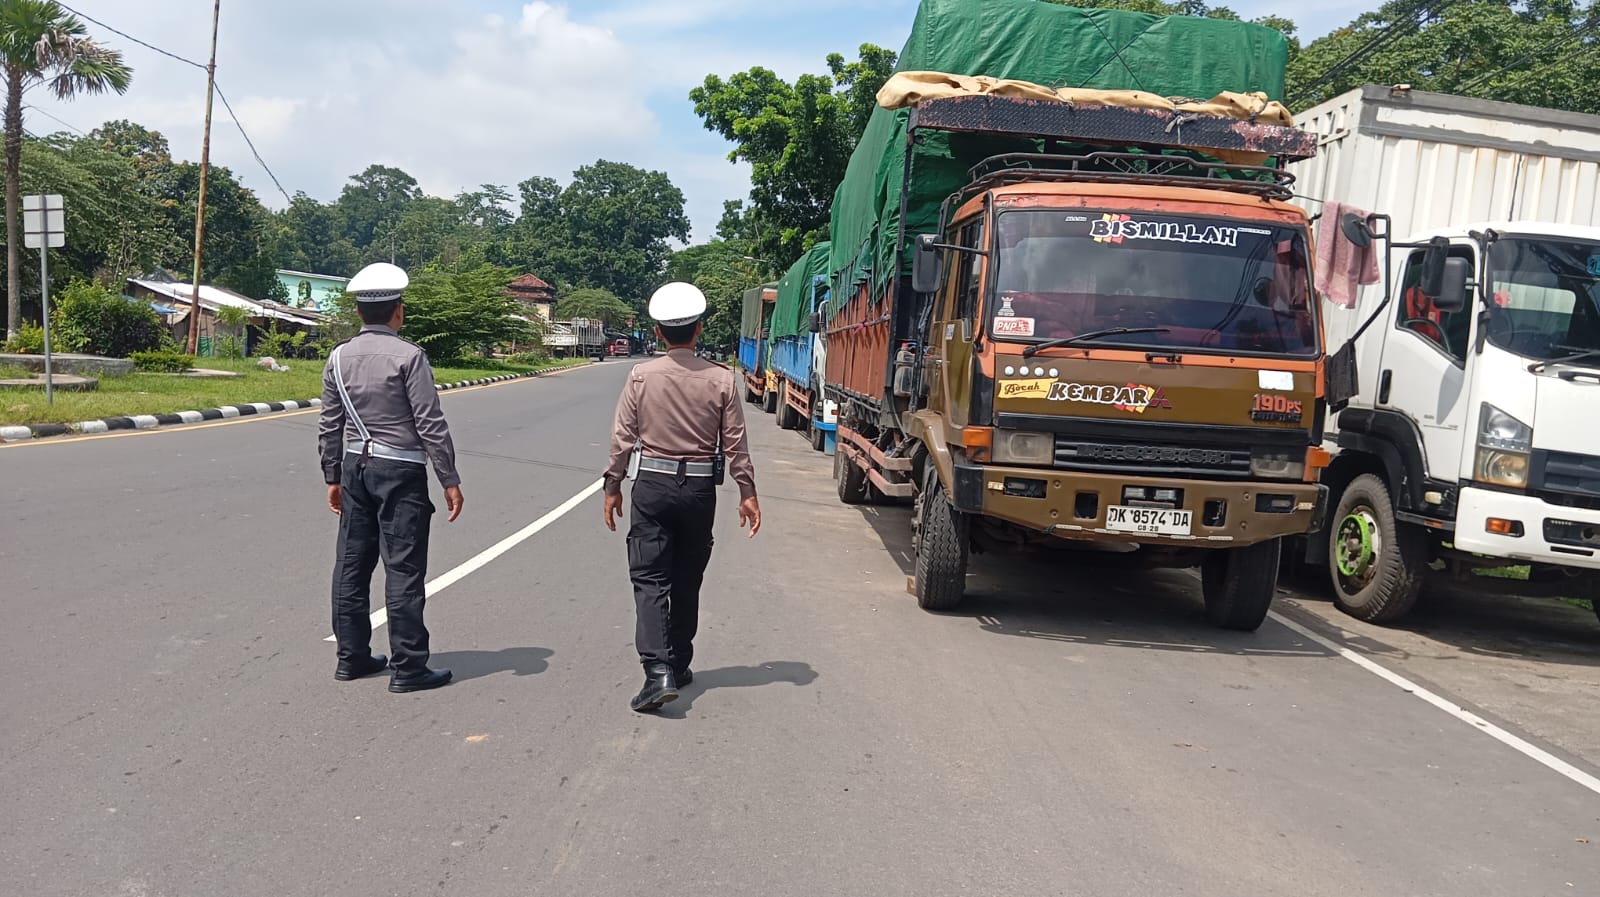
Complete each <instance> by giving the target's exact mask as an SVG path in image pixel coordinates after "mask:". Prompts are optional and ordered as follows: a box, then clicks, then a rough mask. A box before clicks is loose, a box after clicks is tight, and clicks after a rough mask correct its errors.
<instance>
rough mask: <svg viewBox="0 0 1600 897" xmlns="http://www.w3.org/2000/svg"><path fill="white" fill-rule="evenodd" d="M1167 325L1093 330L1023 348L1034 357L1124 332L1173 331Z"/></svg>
mask: <svg viewBox="0 0 1600 897" xmlns="http://www.w3.org/2000/svg"><path fill="white" fill-rule="evenodd" d="M1171 332H1172V331H1171V330H1170V329H1168V328H1166V327H1112V328H1110V329H1108V330H1091V331H1089V332H1088V333H1080V334H1078V335H1077V336H1064V337H1062V338H1061V339H1047V340H1045V341H1044V342H1042V343H1034V344H1033V345H1031V346H1029V347H1028V348H1026V349H1023V350H1022V357H1023V358H1032V357H1033V356H1035V355H1037V354H1039V352H1040V351H1042V350H1044V349H1056V348H1060V347H1061V346H1071V345H1075V344H1077V343H1086V342H1089V341H1090V340H1097V339H1100V338H1102V337H1107V336H1121V335H1122V334H1124V333H1171Z"/></svg>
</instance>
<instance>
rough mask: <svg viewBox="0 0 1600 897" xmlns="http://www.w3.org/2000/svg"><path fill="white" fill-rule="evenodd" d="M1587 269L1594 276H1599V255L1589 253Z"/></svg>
mask: <svg viewBox="0 0 1600 897" xmlns="http://www.w3.org/2000/svg"><path fill="white" fill-rule="evenodd" d="M1588 271H1589V273H1590V274H1592V275H1594V276H1595V277H1600V255H1591V256H1589V268H1588Z"/></svg>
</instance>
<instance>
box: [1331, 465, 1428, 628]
mask: <svg viewBox="0 0 1600 897" xmlns="http://www.w3.org/2000/svg"><path fill="white" fill-rule="evenodd" d="M1427 565H1428V542H1427V538H1426V534H1424V533H1423V532H1422V531H1421V530H1419V529H1417V528H1416V527H1411V526H1401V525H1399V522H1398V521H1396V520H1395V519H1394V504H1393V500H1392V499H1391V498H1390V497H1389V489H1388V487H1387V486H1385V485H1384V484H1383V480H1380V479H1378V478H1377V477H1375V476H1373V475H1372V474H1362V475H1361V476H1358V477H1356V478H1355V479H1354V480H1352V481H1351V482H1350V485H1349V486H1346V487H1345V490H1344V495H1342V496H1341V497H1340V499H1339V506H1338V510H1337V511H1336V512H1335V513H1334V515H1333V520H1332V521H1331V524H1330V525H1329V527H1328V572H1329V574H1330V576H1331V577H1332V580H1333V603H1334V604H1337V605H1338V606H1339V609H1340V610H1342V611H1344V612H1345V613H1347V614H1349V615H1350V616H1352V617H1355V618H1356V619H1358V620H1365V621H1366V622H1368V623H1386V622H1389V621H1391V620H1398V619H1400V618H1401V617H1403V616H1405V615H1406V614H1407V613H1409V612H1410V610H1411V608H1412V607H1413V606H1415V605H1416V603H1417V597H1418V596H1419V595H1420V594H1421V592H1422V581H1423V574H1424V573H1425V572H1426V571H1427Z"/></svg>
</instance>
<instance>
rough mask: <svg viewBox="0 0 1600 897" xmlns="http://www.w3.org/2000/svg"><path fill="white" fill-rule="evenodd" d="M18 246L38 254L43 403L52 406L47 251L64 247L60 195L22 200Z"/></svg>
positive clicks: (53, 388)
mask: <svg viewBox="0 0 1600 897" xmlns="http://www.w3.org/2000/svg"><path fill="white" fill-rule="evenodd" d="M22 245H23V246H26V247H27V248H29V249H37V250H39V306H40V308H41V309H43V315H42V317H43V318H44V400H45V403H46V404H49V405H54V404H55V402H56V378H55V371H54V370H53V368H52V365H51V361H50V354H51V353H50V250H52V249H60V248H61V247H63V246H65V245H67V208H66V204H65V203H64V202H62V199H61V194H59V193H48V194H39V195H34V196H24V197H23V198H22Z"/></svg>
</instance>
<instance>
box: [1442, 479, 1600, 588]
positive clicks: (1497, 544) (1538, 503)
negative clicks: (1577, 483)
mask: <svg viewBox="0 0 1600 897" xmlns="http://www.w3.org/2000/svg"><path fill="white" fill-rule="evenodd" d="M1491 520H1499V521H1509V522H1510V523H1512V524H1516V525H1520V527H1521V529H1522V535H1520V536H1513V535H1502V534H1500V533H1495V532H1490V531H1489V523H1490V521H1491ZM1502 528H1503V527H1502ZM1455 546H1456V548H1457V549H1459V550H1461V551H1466V552H1471V553H1473V554H1486V555H1489V556H1491V557H1501V558H1510V559H1512V560H1518V561H1534V562H1538V563H1543V564H1557V565H1560V566H1565V567H1582V568H1584V569H1588V570H1600V511H1591V510H1587V509H1585V508H1568V507H1563V506H1561V505H1553V504H1550V503H1549V502H1547V501H1545V500H1543V499H1541V498H1539V497H1537V496H1533V495H1512V494H1509V493H1505V492H1492V491H1490V490H1488V489H1475V488H1473V487H1471V486H1468V487H1466V488H1463V489H1462V490H1461V495H1460V498H1459V500H1458V503H1457V505H1456V532H1455Z"/></svg>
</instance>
